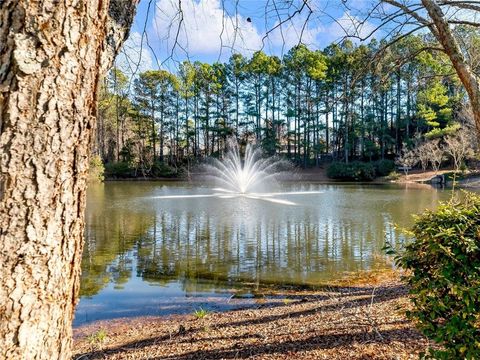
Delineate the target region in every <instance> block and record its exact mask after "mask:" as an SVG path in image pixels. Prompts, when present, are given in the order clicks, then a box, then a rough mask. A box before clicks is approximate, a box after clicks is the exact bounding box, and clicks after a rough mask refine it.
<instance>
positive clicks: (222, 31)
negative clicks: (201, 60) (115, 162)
mask: <svg viewBox="0 0 480 360" xmlns="http://www.w3.org/2000/svg"><path fill="white" fill-rule="evenodd" d="M179 4H180V2H179V1H177V0H157V3H156V8H155V18H154V20H153V28H154V31H155V32H156V35H157V36H158V37H159V38H160V39H161V51H162V53H163V54H169V53H170V52H171V51H172V47H173V46H174V45H175V41H177V44H176V45H175V46H176V52H177V54H178V53H181V52H182V51H183V50H184V51H185V52H187V54H188V55H217V54H219V52H220V51H221V49H222V46H223V47H227V49H225V48H224V49H223V50H222V51H223V52H229V51H230V49H231V48H233V49H234V50H235V51H236V52H240V53H244V54H249V53H252V52H253V51H255V50H258V49H259V48H260V47H261V45H262V40H261V36H260V34H259V32H258V31H257V29H256V28H255V26H254V25H253V24H252V23H251V22H249V21H247V19H246V18H245V17H243V16H241V15H239V14H237V15H236V16H235V15H230V14H228V13H227V12H224V11H223V9H222V5H221V2H220V0H199V1H196V0H184V1H182V2H181V10H182V11H181V12H180V9H179ZM182 14H183V18H182ZM180 23H181V26H180V30H178V29H179V24H180ZM177 32H178V38H177Z"/></svg>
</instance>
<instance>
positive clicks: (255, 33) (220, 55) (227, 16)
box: [117, 0, 374, 73]
mask: <svg viewBox="0 0 480 360" xmlns="http://www.w3.org/2000/svg"><path fill="white" fill-rule="evenodd" d="M371 1H373V0H371ZM302 3H303V1H302V0H285V1H282V0H276V1H273V0H261V1H255V0H182V1H181V6H182V13H183V19H182V20H181V26H180V27H179V24H180V12H179V1H178V0H141V2H140V5H139V7H138V10H137V15H136V17H135V21H134V24H133V27H132V30H131V33H130V37H129V39H128V41H127V43H126V44H125V47H124V50H123V54H121V55H120V56H119V58H118V60H117V62H118V64H117V65H118V66H119V67H121V68H123V70H124V71H126V72H127V73H129V72H130V73H131V72H135V70H138V71H144V70H146V69H150V68H158V67H163V68H172V67H175V66H176V65H178V62H179V61H183V60H185V59H190V60H192V61H195V60H200V61H206V62H214V61H218V60H221V61H225V60H226V59H228V57H229V56H230V55H231V54H232V53H233V52H240V53H242V54H244V55H246V56H249V55H251V54H252V53H253V52H254V51H256V50H260V49H262V50H263V51H265V52H266V53H267V54H275V55H278V56H281V55H282V54H283V53H285V52H287V51H288V50H289V49H290V48H291V47H292V46H294V45H296V44H298V42H299V39H300V34H302V36H301V37H302V42H303V43H305V44H307V45H308V46H309V47H310V48H312V49H321V48H324V47H325V46H326V45H328V44H330V43H332V42H334V41H339V40H340V39H341V38H342V37H344V36H345V32H350V33H354V32H357V33H358V34H359V35H365V34H368V33H370V32H371V30H372V29H373V27H374V26H373V24H372V23H370V22H368V21H367V22H365V23H363V24H361V22H360V21H361V19H363V18H364V15H362V11H363V9H367V8H369V7H370V6H371V4H370V3H369V0H348V2H347V6H345V4H344V3H343V2H342V1H341V0H327V1H322V0H311V1H310V2H309V4H310V6H311V8H312V10H313V13H312V15H311V16H310V18H309V21H308V22H307V25H306V26H305V27H304V24H305V23H306V19H307V16H308V13H309V12H308V9H307V8H306V7H305V8H304V9H303V11H302V12H300V13H298V14H296V16H295V17H294V18H293V20H292V21H288V22H286V23H284V24H283V25H282V26H281V27H278V28H276V29H275V30H274V31H271V32H270V33H268V37H265V35H266V33H267V31H268V30H269V29H270V30H271V29H272V28H274V27H275V26H276V25H277V24H278V23H279V22H280V21H281V20H282V19H285V18H286V17H288V14H292V13H294V12H295V11H296V10H297V9H299V7H300V6H301V4H302ZM236 4H237V5H236ZM288 4H289V5H290V6H288ZM302 28H303V32H302ZM177 33H178V41H177V43H176V44H175V47H173V45H174V43H175V41H174V39H175V38H177ZM147 39H148V42H147ZM140 54H141V55H140ZM137 67H138V69H137Z"/></svg>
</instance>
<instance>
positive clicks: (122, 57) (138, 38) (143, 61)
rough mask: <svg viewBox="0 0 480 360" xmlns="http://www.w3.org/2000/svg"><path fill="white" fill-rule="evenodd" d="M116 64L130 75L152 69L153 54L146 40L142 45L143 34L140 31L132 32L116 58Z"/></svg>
mask: <svg viewBox="0 0 480 360" xmlns="http://www.w3.org/2000/svg"><path fill="white" fill-rule="evenodd" d="M115 65H116V66H117V68H119V69H120V70H121V71H122V72H123V73H124V74H125V75H127V76H129V77H131V76H132V75H134V74H138V73H140V72H143V71H146V70H150V69H152V65H153V61H152V56H151V54H150V51H149V49H148V46H147V44H146V42H145V41H143V45H142V35H141V34H140V33H139V32H136V31H134V32H132V33H130V36H129V37H128V39H127V40H126V41H125V44H124V45H123V47H122V50H121V51H120V53H119V54H118V56H117V58H116V59H115Z"/></svg>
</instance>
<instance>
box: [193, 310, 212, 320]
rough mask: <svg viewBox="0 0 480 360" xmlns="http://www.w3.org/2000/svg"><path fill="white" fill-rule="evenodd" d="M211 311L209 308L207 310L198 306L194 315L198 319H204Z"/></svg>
mask: <svg viewBox="0 0 480 360" xmlns="http://www.w3.org/2000/svg"><path fill="white" fill-rule="evenodd" d="M209 313H210V312H209V311H208V310H205V309H203V308H198V309H197V310H195V311H194V312H193V316H195V317H196V318H197V319H203V318H204V317H206V316H207V315H208V314H209Z"/></svg>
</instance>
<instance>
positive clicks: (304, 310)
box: [74, 270, 428, 360]
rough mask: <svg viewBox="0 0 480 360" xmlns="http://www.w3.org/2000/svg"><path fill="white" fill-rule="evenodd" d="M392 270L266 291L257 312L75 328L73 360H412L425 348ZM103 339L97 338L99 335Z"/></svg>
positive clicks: (123, 321) (132, 320)
mask: <svg viewBox="0 0 480 360" xmlns="http://www.w3.org/2000/svg"><path fill="white" fill-rule="evenodd" d="M409 306H410V303H409V300H408V295H407V289H406V288H405V286H404V285H403V284H402V283H401V281H400V274H399V273H398V272H397V271H394V270H383V271H371V272H363V273H354V274H353V275H351V276H350V277H347V278H344V279H340V280H338V281H334V282H332V283H331V284H330V285H327V286H322V287H321V288H318V289H308V290H305V289H302V288H297V289H283V290H282V289H268V288H266V289H265V296H264V297H263V298H259V299H258V301H257V304H256V306H255V307H253V308H251V307H249V308H244V309H238V310H230V311H226V312H207V313H205V314H202V313H199V314H196V315H195V314H188V315H169V316H161V317H137V318H129V319H116V320H108V321H100V322H95V323H91V324H87V325H83V326H80V327H79V328H76V329H74V339H75V346H74V354H75V356H74V359H77V360H80V359H84V360H85V359H112V360H113V359H151V358H155V359H177V360H179V359H228V358H257V359H288V358H292V359H293V358H295V359H322V358H325V359H347V358H348V359H362V358H369V359H370V358H372V359H398V358H401V359H409V358H416V357H418V354H419V353H420V352H421V351H424V350H425V348H426V347H427V346H428V341H427V340H426V339H425V338H424V337H423V336H422V335H420V334H419V333H418V331H416V330H415V329H414V327H413V324H411V323H410V322H409V321H408V320H407V319H406V317H405V314H404V313H405V310H406V309H408V308H409ZM99 334H102V336H99Z"/></svg>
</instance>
